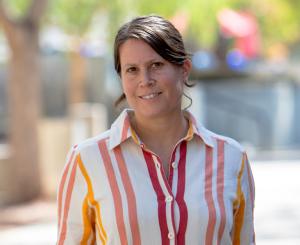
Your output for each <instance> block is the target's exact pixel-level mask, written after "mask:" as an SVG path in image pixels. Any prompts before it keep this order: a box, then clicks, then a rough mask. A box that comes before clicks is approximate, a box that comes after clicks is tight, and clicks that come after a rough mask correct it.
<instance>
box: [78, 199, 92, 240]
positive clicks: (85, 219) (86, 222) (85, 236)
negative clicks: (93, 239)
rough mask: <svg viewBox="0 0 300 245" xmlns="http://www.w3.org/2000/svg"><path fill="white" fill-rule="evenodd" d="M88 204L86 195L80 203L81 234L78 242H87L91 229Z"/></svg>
mask: <svg viewBox="0 0 300 245" xmlns="http://www.w3.org/2000/svg"><path fill="white" fill-rule="evenodd" d="M88 212H89V205H88V196H86V197H85V198H84V202H83V205H82V217H83V230H84V232H83V235H82V238H81V241H80V244H87V242H88V240H89V238H90V235H91V231H92V226H91V222H90V220H89V213H88Z"/></svg>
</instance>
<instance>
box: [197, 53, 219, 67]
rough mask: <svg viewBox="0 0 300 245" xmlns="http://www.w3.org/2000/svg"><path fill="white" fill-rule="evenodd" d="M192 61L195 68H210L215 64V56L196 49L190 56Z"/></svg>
mask: <svg viewBox="0 0 300 245" xmlns="http://www.w3.org/2000/svg"><path fill="white" fill-rule="evenodd" d="M192 63H193V66H194V67H195V69H197V70H208V69H212V68H214V67H215V65H216V61H215V57H214V56H213V55H212V54H211V53H209V52H207V51H203V50H201V51H197V52H195V53H194V55H193V57H192Z"/></svg>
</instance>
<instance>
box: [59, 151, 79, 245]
mask: <svg viewBox="0 0 300 245" xmlns="http://www.w3.org/2000/svg"><path fill="white" fill-rule="evenodd" d="M77 157H80V156H79V155H78V156H77ZM76 167H77V158H76V160H75V161H74V164H73V167H72V170H71V174H70V178H69V183H68V187H67V193H66V200H65V205H64V217H63V220H62V229H61V232H60V235H59V241H58V245H62V244H63V243H64V241H65V239H66V235H67V219H68V215H69V208H70V202H71V196H72V192H73V187H74V182H75V175H76V169H77V168H76Z"/></svg>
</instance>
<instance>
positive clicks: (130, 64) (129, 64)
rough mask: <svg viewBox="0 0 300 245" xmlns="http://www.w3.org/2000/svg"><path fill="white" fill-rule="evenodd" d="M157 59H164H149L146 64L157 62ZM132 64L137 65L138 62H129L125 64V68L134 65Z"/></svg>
mask: <svg viewBox="0 0 300 245" xmlns="http://www.w3.org/2000/svg"><path fill="white" fill-rule="evenodd" d="M157 61H162V59H160V58H153V59H151V60H149V61H147V62H146V64H147V65H148V64H151V63H153V62H157ZM132 66H137V64H134V63H128V64H125V65H124V68H127V67H132Z"/></svg>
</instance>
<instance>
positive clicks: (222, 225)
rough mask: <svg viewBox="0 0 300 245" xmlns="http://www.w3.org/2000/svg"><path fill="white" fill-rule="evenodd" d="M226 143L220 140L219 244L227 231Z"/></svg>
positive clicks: (218, 170) (218, 169)
mask: <svg viewBox="0 0 300 245" xmlns="http://www.w3.org/2000/svg"><path fill="white" fill-rule="evenodd" d="M224 143H225V142H224V141H223V140H218V166H217V198H218V204H219V207H220V216H221V220H220V226H219V230H218V244H220V243H221V240H222V236H223V233H224V229H225V223H226V213H225V204H224V196H223V194H224Z"/></svg>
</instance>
